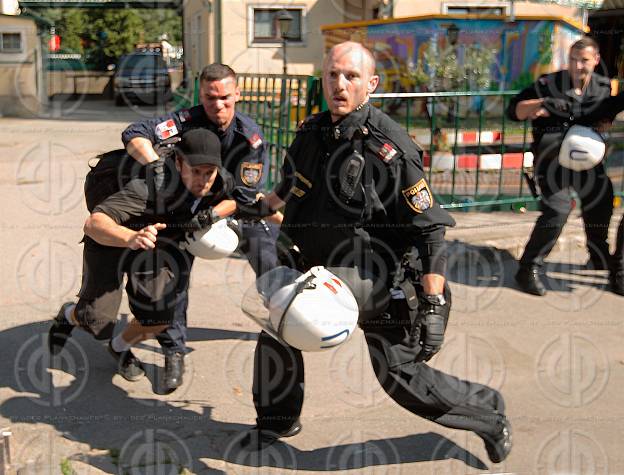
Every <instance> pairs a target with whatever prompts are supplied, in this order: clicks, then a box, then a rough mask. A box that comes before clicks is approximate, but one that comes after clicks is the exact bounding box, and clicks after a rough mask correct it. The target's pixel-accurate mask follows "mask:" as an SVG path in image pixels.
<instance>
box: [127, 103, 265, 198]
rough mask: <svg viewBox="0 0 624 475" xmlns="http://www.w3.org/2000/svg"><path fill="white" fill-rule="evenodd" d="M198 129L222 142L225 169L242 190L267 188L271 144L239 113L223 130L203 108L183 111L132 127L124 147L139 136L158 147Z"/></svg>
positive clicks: (137, 123)
mask: <svg viewBox="0 0 624 475" xmlns="http://www.w3.org/2000/svg"><path fill="white" fill-rule="evenodd" d="M195 128H206V129H208V130H211V131H212V132H214V133H216V134H217V135H218V136H219V139H220V140H221V159H222V161H223V166H224V167H225V169H226V170H228V171H229V172H230V173H231V174H232V175H233V176H234V179H235V180H236V184H237V185H238V186H239V187H245V188H247V189H248V190H250V191H253V192H254V193H253V195H254V196H255V192H257V191H259V190H261V189H263V187H264V185H265V182H266V177H267V174H268V173H269V156H268V153H267V150H268V149H267V144H266V142H265V141H264V137H263V135H262V132H261V130H260V127H259V126H258V125H257V124H256V123H255V122H254V121H253V120H252V119H251V118H250V117H248V116H246V115H245V114H242V113H240V112H235V114H234V119H233V120H232V122H231V124H230V125H229V127H228V128H227V129H226V130H224V131H222V130H219V129H218V127H217V126H216V125H215V124H214V123H212V122H211V121H210V120H209V119H208V117H207V116H206V112H205V111H204V108H203V106H201V105H198V106H194V107H191V108H190V109H182V110H179V111H177V112H172V113H171V114H168V115H165V116H162V117H158V118H155V119H149V120H144V121H141V122H135V123H134V124H130V125H129V126H128V127H127V128H126V130H124V131H123V132H122V134H121V140H122V141H123V143H124V146H127V145H128V142H130V140H132V139H133V138H135V137H143V138H146V139H148V140H150V141H151V142H152V144H157V143H160V142H162V141H163V140H166V139H169V138H171V137H175V136H177V135H182V134H183V133H184V132H185V131H187V130H190V129H195Z"/></svg>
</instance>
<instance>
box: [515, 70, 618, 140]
mask: <svg viewBox="0 0 624 475" xmlns="http://www.w3.org/2000/svg"><path fill="white" fill-rule="evenodd" d="M610 95H611V82H610V80H609V78H607V77H604V76H601V75H599V74H596V73H592V75H591V78H590V80H589V84H588V85H587V87H586V88H585V90H584V91H583V94H582V95H580V96H579V95H577V94H576V93H575V92H574V86H573V84H572V80H571V78H570V73H569V72H568V71H567V70H563V71H557V72H556V73H550V74H544V75H543V76H541V77H540V78H539V79H538V80H537V81H535V83H533V84H532V85H531V86H529V87H527V88H525V89H523V90H522V91H521V92H520V93H519V94H517V95H516V96H514V97H513V98H512V99H511V102H510V103H509V106H508V108H507V115H508V116H509V118H510V119H512V120H519V119H518V116H516V105H517V104H518V102H520V101H525V100H528V99H539V98H546V97H554V98H557V99H563V100H565V101H566V102H567V103H568V104H569V106H570V111H569V113H564V112H560V111H555V110H553V111H549V112H550V117H540V118H538V119H535V120H533V121H532V126H533V129H532V131H533V144H534V147H539V144H540V142H541V140H542V138H543V137H544V136H545V135H546V134H548V135H550V134H553V135H556V136H557V137H560V134H561V133H562V132H565V131H566V130H567V129H568V128H569V127H571V126H572V125H574V124H579V125H585V126H588V127H591V126H593V125H594V123H595V122H596V121H598V120H600V119H608V118H609V116H611V114H610V113H608V112H607V111H604V110H603V109H599V107H600V105H601V104H602V103H603V101H604V100H605V99H607V98H609V97H610ZM597 113H598V114H597ZM597 115H599V116H600V117H597ZM613 116H614V115H613ZM613 116H611V117H610V120H613ZM555 140H558V141H559V142H560V139H555Z"/></svg>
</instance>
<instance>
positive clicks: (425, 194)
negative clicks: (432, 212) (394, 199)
mask: <svg viewBox="0 0 624 475" xmlns="http://www.w3.org/2000/svg"><path fill="white" fill-rule="evenodd" d="M402 193H403V196H404V197H405V201H407V204H408V205H409V207H410V208H412V209H413V210H414V211H416V212H417V213H422V212H423V211H426V210H428V209H429V208H431V207H432V206H433V195H432V194H431V190H430V189H429V186H428V185H427V182H426V181H425V179H424V178H423V179H422V180H420V181H419V182H418V183H416V184H415V185H412V186H410V187H409V188H407V189H405V190H402Z"/></svg>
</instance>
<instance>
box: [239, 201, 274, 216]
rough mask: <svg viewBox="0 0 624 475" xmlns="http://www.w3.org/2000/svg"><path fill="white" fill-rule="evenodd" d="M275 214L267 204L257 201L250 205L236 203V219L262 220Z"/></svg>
mask: <svg viewBox="0 0 624 475" xmlns="http://www.w3.org/2000/svg"><path fill="white" fill-rule="evenodd" d="M273 214H275V211H273V210H272V209H271V207H270V206H269V204H268V203H267V202H266V201H265V200H263V199H259V200H257V201H254V202H253V203H251V204H243V203H240V202H236V217H237V218H241V219H262V218H266V217H267V216H271V215H273Z"/></svg>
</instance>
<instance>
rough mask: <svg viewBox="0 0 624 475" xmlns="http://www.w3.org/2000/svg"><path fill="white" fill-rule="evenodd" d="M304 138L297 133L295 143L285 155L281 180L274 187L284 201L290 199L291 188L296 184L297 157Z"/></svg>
mask: <svg viewBox="0 0 624 475" xmlns="http://www.w3.org/2000/svg"><path fill="white" fill-rule="evenodd" d="M302 140H303V139H302V136H301V135H300V134H297V135H296V136H295V140H294V141H293V143H292V144H291V145H290V147H288V150H287V151H286V156H285V157H284V163H283V164H282V168H281V170H280V181H279V183H277V184H276V185H275V189H274V191H275V194H276V195H277V196H278V197H279V199H280V200H282V201H288V196H289V195H290V190H292V188H293V186H295V183H296V180H297V178H296V167H295V158H296V157H297V154H298V153H299V149H300V148H301V142H302Z"/></svg>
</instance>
